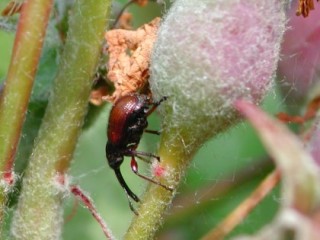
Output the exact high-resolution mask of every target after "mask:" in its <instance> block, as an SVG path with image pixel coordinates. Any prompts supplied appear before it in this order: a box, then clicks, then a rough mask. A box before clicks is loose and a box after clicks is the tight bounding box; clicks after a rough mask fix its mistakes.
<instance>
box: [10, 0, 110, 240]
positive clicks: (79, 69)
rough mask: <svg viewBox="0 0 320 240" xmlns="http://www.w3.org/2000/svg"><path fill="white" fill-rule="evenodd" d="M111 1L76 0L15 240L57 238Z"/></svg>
mask: <svg viewBox="0 0 320 240" xmlns="http://www.w3.org/2000/svg"><path fill="white" fill-rule="evenodd" d="M110 4H111V1H108V0H77V1H76V2H75V4H74V8H73V11H72V12H71V15H72V16H71V20H70V28H69V32H68V37H67V40H66V45H65V50H64V53H63V55H62V57H61V62H60V68H59V71H58V75H57V77H56V79H55V84H54V89H53V93H52V95H51V98H50V101H49V104H48V107H47V111H46V113H45V116H44V119H43V124H42V125H41V128H40V130H39V136H38V138H37V140H36V143H35V147H34V149H33V153H32V156H31V159H30V163H29V166H28V168H27V170H26V174H25V177H24V181H23V188H22V192H21V195H20V199H19V203H18V208H17V211H16V213H15V216H14V221H13V226H12V233H13V237H14V238H15V239H58V238H59V237H60V235H61V231H62V230H61V229H62V224H63V219H62V212H63V210H62V204H61V203H62V192H60V191H59V190H58V188H57V186H56V185H58V183H57V179H56V176H57V173H59V174H63V173H64V172H65V171H66V170H67V168H68V166H69V163H70V161H71V159H72V155H73V151H74V149H75V146H76V142H77V139H78V136H79V134H80V131H81V126H82V123H83V119H84V116H85V113H86V111H87V105H88V98H89V94H90V90H91V84H92V80H91V79H92V77H93V75H94V72H95V70H96V67H97V63H98V58H99V55H100V50H101V44H102V39H103V33H104V30H105V26H106V22H107V19H108V14H109V9H110Z"/></svg>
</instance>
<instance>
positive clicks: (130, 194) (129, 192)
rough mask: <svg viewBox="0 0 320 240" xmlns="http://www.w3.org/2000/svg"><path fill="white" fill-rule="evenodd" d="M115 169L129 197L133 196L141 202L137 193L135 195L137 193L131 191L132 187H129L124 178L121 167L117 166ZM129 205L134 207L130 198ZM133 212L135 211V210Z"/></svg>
mask: <svg viewBox="0 0 320 240" xmlns="http://www.w3.org/2000/svg"><path fill="white" fill-rule="evenodd" d="M113 170H114V172H115V174H116V176H117V179H118V181H119V183H120V185H121V187H122V188H123V189H124V191H125V192H126V194H127V196H128V198H129V197H131V198H132V199H133V200H134V201H136V202H140V199H139V198H138V197H137V195H135V194H134V193H133V192H132V191H131V189H130V188H129V187H128V185H127V183H126V182H125V181H124V179H123V177H122V174H121V172H120V168H115V169H113ZM129 205H131V206H130V208H132V204H131V202H130V200H129ZM133 212H134V211H133Z"/></svg>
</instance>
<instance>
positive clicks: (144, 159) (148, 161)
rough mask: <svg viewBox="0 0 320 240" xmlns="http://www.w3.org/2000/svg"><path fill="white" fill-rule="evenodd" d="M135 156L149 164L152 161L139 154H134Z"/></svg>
mask: <svg viewBox="0 0 320 240" xmlns="http://www.w3.org/2000/svg"><path fill="white" fill-rule="evenodd" d="M136 157H137V158H139V159H140V160H142V161H144V162H146V163H148V164H151V163H152V161H151V160H150V159H147V158H145V157H141V156H139V155H136Z"/></svg>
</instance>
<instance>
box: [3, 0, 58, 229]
mask: <svg viewBox="0 0 320 240" xmlns="http://www.w3.org/2000/svg"><path fill="white" fill-rule="evenodd" d="M52 2H53V0H28V1H25V4H24V6H23V8H22V12H21V15H20V18H19V23H18V29H17V34H16V38H15V43H14V48H13V53H12V58H11V62H10V66H9V70H8V75H7V78H6V81H5V83H4V89H3V92H2V95H1V100H0V173H1V176H0V178H1V179H2V180H3V181H2V183H4V185H6V184H8V185H10V184H12V183H13V179H12V177H13V176H12V174H11V173H12V167H13V161H14V157H15V154H16V149H17V145H18V142H19V139H20V134H21V129H22V124H23V122H24V119H25V115H26V109H27V106H28V102H29V98H30V94H31V90H32V86H33V81H34V77H35V74H36V70H37V66H38V62H39V58H40V54H41V50H42V46H43V40H44V37H45V33H46V29H47V24H48V20H49V16H50V12H51V8H52ZM3 60H4V59H3ZM4 185H1V186H0V188H1V189H0V226H2V225H3V224H2V221H3V213H4V211H5V204H6V193H7V190H8V187H9V188H10V186H8V185H6V186H4Z"/></svg>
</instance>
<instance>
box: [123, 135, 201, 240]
mask: <svg viewBox="0 0 320 240" xmlns="http://www.w3.org/2000/svg"><path fill="white" fill-rule="evenodd" d="M172 135H175V134H174V133H173V132H166V130H165V129H164V132H163V133H162V135H161V141H160V148H159V156H160V158H161V163H160V164H161V167H163V168H164V169H165V171H166V174H165V176H164V178H163V179H161V182H163V183H164V184H165V185H167V186H170V187H171V188H173V189H174V191H172V192H171V191H168V190H166V189H164V188H163V187H160V186H158V185H155V184H150V185H149V188H148V190H147V191H146V193H145V195H144V196H143V199H142V204H141V206H140V208H139V209H138V212H139V216H136V217H135V218H134V219H133V221H132V223H131V226H130V228H129V230H128V232H127V234H126V235H125V239H126V240H137V239H153V238H154V234H155V233H156V231H157V229H158V228H159V227H160V226H161V224H162V222H163V219H164V218H163V217H164V216H163V215H164V212H165V211H166V209H167V208H168V206H170V204H171V201H172V199H173V197H174V194H175V190H176V188H177V187H178V185H179V183H180V180H181V178H182V177H183V176H184V173H185V170H186V168H187V166H188V165H189V163H190V161H191V160H192V158H193V155H194V153H195V151H196V150H197V148H193V149H190V151H188V149H186V148H185V146H184V143H185V142H184V140H186V141H188V140H189V139H188V140H187V139H186V138H183V137H182V136H181V137H177V138H175V139H174V140H173V139H172ZM169 141H170V144H168V142H169Z"/></svg>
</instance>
